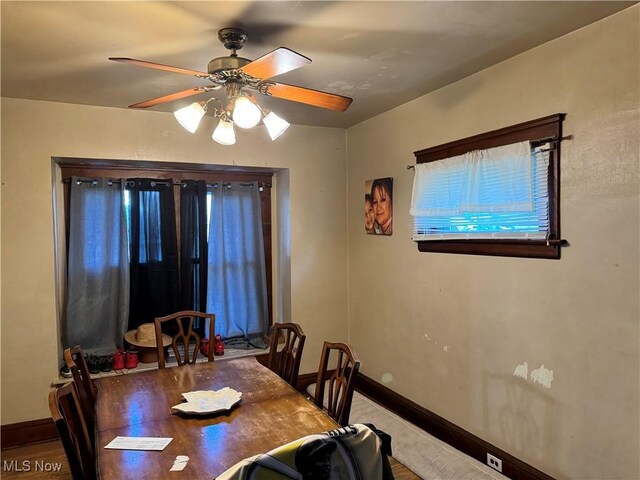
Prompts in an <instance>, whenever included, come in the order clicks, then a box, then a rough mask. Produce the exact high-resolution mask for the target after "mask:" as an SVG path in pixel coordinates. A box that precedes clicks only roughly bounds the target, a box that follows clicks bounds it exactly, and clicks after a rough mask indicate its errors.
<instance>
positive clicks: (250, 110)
mask: <svg viewBox="0 0 640 480" xmlns="http://www.w3.org/2000/svg"><path fill="white" fill-rule="evenodd" d="M232 116H233V123H235V124H236V125H237V126H238V127H240V128H253V127H255V126H256V125H258V123H260V120H261V119H262V112H261V111H260V107H258V106H257V105H256V104H255V103H253V102H252V101H251V100H250V99H249V98H248V97H245V96H241V97H238V98H237V99H236V101H235V105H234V107H233V115H232Z"/></svg>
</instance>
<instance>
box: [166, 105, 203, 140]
mask: <svg viewBox="0 0 640 480" xmlns="http://www.w3.org/2000/svg"><path fill="white" fill-rule="evenodd" d="M205 113H206V110H205V108H204V107H203V106H202V105H201V104H200V103H198V102H194V103H192V104H191V105H188V106H186V107H184V108H181V109H180V110H176V111H175V112H173V116H174V117H176V120H177V121H178V123H179V124H180V125H182V126H183V127H184V129H185V130H187V131H188V132H191V133H195V132H196V130H197V129H198V125H200V120H202V117H204V114H205Z"/></svg>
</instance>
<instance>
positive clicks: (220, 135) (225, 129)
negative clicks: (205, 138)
mask: <svg viewBox="0 0 640 480" xmlns="http://www.w3.org/2000/svg"><path fill="white" fill-rule="evenodd" d="M211 138H213V139H214V140H215V141H216V142H218V143H219V144H220V145H233V144H234V143H236V132H234V131H233V123H232V122H231V121H230V120H225V119H223V118H221V119H220V123H218V126H217V127H216V129H215V130H214V131H213V135H211Z"/></svg>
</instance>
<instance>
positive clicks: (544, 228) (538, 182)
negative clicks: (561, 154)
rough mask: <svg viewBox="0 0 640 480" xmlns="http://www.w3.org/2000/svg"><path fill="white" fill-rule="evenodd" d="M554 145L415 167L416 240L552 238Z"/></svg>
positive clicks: (488, 152) (518, 146) (520, 146)
mask: <svg viewBox="0 0 640 480" xmlns="http://www.w3.org/2000/svg"><path fill="white" fill-rule="evenodd" d="M548 147H549V146H548V145H543V146H540V147H536V148H535V149H534V150H532V148H531V144H530V143H529V142H520V143H514V144H512V145H505V146H501V147H496V148H490V149H487V150H474V151H471V152H468V153H466V154H464V155H459V156H456V157H450V158H446V159H442V160H437V161H433V162H427V163H420V164H417V165H416V166H415V177H414V181H413V193H412V198H411V210H410V214H411V215H412V216H413V217H414V229H413V236H412V239H413V240H415V241H424V240H452V239H509V238H512V239H513V238H516V239H527V238H528V239H546V238H548V235H549V188H548V175H549V151H548Z"/></svg>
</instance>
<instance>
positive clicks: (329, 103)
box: [260, 82, 353, 112]
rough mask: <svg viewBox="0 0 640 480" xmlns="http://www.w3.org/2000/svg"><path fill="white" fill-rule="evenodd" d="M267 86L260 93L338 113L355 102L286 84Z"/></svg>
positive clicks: (271, 83)
mask: <svg viewBox="0 0 640 480" xmlns="http://www.w3.org/2000/svg"><path fill="white" fill-rule="evenodd" d="M266 85H268V86H267V88H266V89H260V91H261V92H264V91H265V90H266V94H267V95H271V96H272V97H276V98H282V99H284V100H291V101H293V102H300V103H306V104H308V105H314V106H316V107H321V108H328V109H329V110H336V111H338V112H344V111H345V110H346V109H347V108H349V105H351V102H352V101H353V99H352V98H349V97H343V96H342V95H335V94H333V93H327V92H321V91H319V90H312V89H310V88H304V87H296V86H295V85H287V84H286V83H275V82H268V83H267V84H266Z"/></svg>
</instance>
